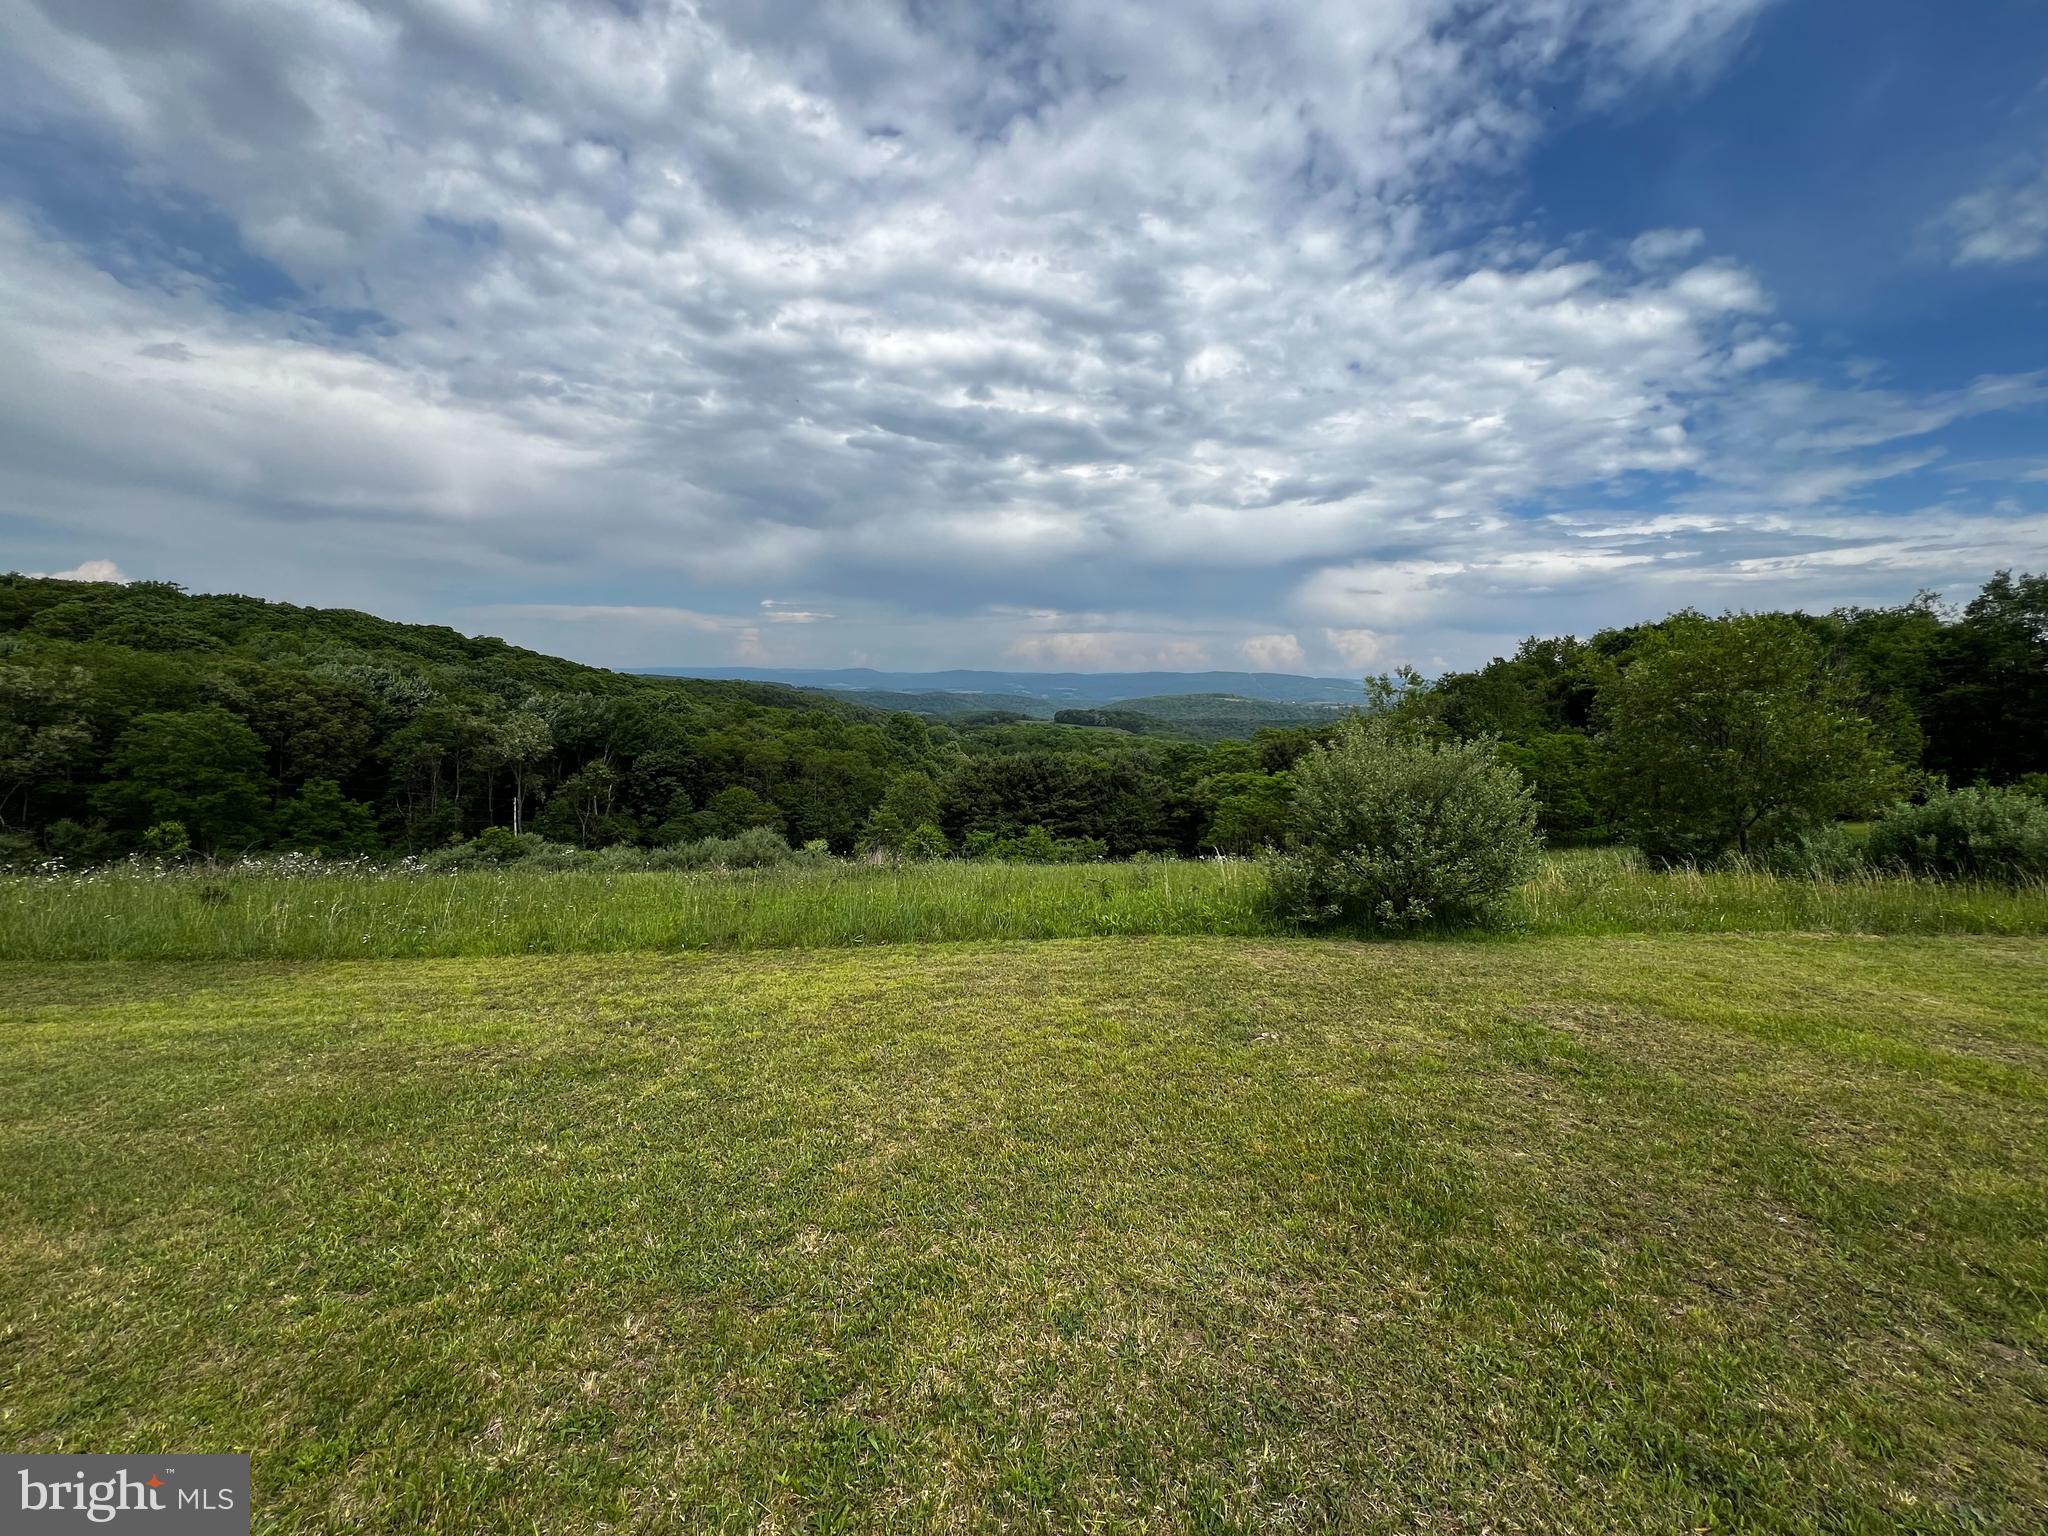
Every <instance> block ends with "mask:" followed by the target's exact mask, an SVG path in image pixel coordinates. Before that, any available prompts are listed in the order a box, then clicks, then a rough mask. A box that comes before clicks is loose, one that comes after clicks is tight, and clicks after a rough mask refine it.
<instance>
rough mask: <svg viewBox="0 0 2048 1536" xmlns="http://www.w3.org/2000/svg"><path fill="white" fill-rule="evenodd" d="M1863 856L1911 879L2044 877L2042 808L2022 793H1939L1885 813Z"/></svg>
mask: <svg viewBox="0 0 2048 1536" xmlns="http://www.w3.org/2000/svg"><path fill="white" fill-rule="evenodd" d="M1869 856H1870V861H1871V863H1873V864H1875V865H1877V866H1879V867H1880V868H1891V869H1903V870H1907V871H1909V872H1911V873H1913V874H1917V875H1935V876H1940V877H1943V878H1951V879H1953V878H1956V877H1964V878H1975V879H1981V880H2002V881H2004V882H2006V883H2007V884H2010V885H2019V884H2022V883H2024V882H2026V881H2029V880H2048V804H2044V803H2043V802H2041V801H2040V800H2037V799H2035V798H2034V797H2033V796H2032V795H2030V794H2028V793H2027V792H2026V791H2025V790H2022V789H1991V788H1984V787H1979V788H1975V789H1958V790H1955V791H1953V792H1950V791H1947V790H1943V791H1939V792H1937V793H1935V794H1931V795H1929V796H1928V797H1927V799H1926V800H1925V802H1923V803H1922V804H1919V805H1911V804H1903V803H1902V804H1899V805H1895V806H1893V807H1892V808H1891V809H1890V810H1888V811H1886V812H1885V813H1884V815H1883V816H1882V817H1881V818H1879V820H1878V823H1877V825H1876V826H1875V827H1873V828H1872V829H1871V832H1870V845H1869Z"/></svg>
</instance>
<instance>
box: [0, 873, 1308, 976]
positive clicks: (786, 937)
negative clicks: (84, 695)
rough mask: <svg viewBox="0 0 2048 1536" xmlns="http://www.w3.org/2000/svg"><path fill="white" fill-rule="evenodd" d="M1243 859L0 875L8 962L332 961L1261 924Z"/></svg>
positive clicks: (1240, 928)
mask: <svg viewBox="0 0 2048 1536" xmlns="http://www.w3.org/2000/svg"><path fill="white" fill-rule="evenodd" d="M1264 882H1265V876H1264V871H1263V870H1262V869H1260V868H1259V866H1257V865H1255V864H1251V863H1247V862H1245V861H1243V860H1202V861H1186V862H1164V863H1148V864H1093V865H1086V866H1059V865H1027V864H995V863H965V862H952V863H943V864H901V865H893V866H891V865H880V866H877V865H860V864H845V863H834V864H829V865H825V866H823V867H785V868H779V869H764V870H735V871H717V872H702V873H689V874H609V873H603V872H584V871H575V872H563V873H551V874H550V873H535V872H531V871H523V870H520V869H518V868H517V867H513V868H508V869H501V870H488V871H473V872H465V873H462V874H453V875H422V874H407V873H393V872H386V871H380V870H376V869H374V868H371V867H360V868H356V869H351V870H348V871H346V872H344V873H337V874H321V873H285V872H264V871H256V872H248V873H229V874H224V875H207V874H204V873H188V872H185V871H169V872H160V873H152V872H150V871H148V870H147V869H146V868H137V869H115V870H103V871H94V872H91V873H86V874H78V875H55V876H32V877H17V878H11V879H6V880H0V958H5V959H14V960H100V959H173V958H175V959H259V958H274V959H333V958H340V957H345V956H350V955H359V956H378V957H386V956H390V957H402V956H429V955H432V956H461V955H498V954H531V953H590V952H602V951H613V950H631V949H775V948H790V947H807V946H833V945H852V944H901V943H910V942H920V941H921V942H935V941H944V940H957V939H1056V938H1086V937H1090V936H1095V935H1103V934H1261V933H1272V932H1276V931H1278V926H1277V924H1276V923H1275V922H1274V921H1273V920H1272V919H1271V918H1270V917H1269V916H1267V915H1266V913H1265V910H1264V901H1263V897H1264V890H1265V883H1264Z"/></svg>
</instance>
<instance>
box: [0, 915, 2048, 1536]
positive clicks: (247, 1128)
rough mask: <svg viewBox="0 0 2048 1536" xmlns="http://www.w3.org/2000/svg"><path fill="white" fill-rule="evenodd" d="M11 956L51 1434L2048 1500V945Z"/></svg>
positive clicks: (1195, 1508) (1559, 1524)
mask: <svg viewBox="0 0 2048 1536" xmlns="http://www.w3.org/2000/svg"><path fill="white" fill-rule="evenodd" d="M550 888H551V889H552V888H555V887H550ZM562 888H565V889H588V887H581V886H576V885H574V884H571V885H569V886H566V887H562ZM434 889H443V888H442V887H435V888H434ZM0 992H4V996H5V999H6V1005H5V1029H4V1035H0V1162H4V1165H5V1166H6V1167H7V1168H8V1170H9V1177H8V1178H7V1179H6V1180H5V1181H0V1442H4V1443H6V1444H8V1445H10V1446H12V1447H15V1448H17V1449H21V1450H33V1451H54V1450H59V1449H87V1448H105V1447H112V1446H120V1447H136V1448H140V1447H166V1448H176V1447H192V1446H204V1447H206V1448H210V1449H219V1448H243V1449H247V1450H249V1451H251V1452H252V1453H253V1455H254V1467H255V1488H256V1524H255V1529H256V1530H257V1531H259V1532H287V1531H289V1532H313V1531H319V1532H325V1531H336V1532H340V1531H349V1532H390V1533H400V1532H404V1533H414V1532H420V1531H447V1532H454V1531H462V1532H538V1531H546V1532H549V1533H596V1532H655V1531H671V1530H698V1529H702V1530H720V1529H730V1530H771V1531H791V1530H873V1531H904V1530H971V1529H998V1528H999V1529H1018V1530H1075V1529H1088V1530H1101V1531H1186V1530H1202V1531H1274V1530H1281V1531H1285V1530H1302V1531H1307V1530H1328V1529H1344V1530H1356V1531H1387V1532H1396V1531H1399V1532H1418V1531H1420V1532H1432V1531H1433V1532H1452V1531H1459V1532H1462V1531H1482V1530H1493V1531H1520V1532H1543V1531H1589V1532H1590V1531H1600V1532H1609V1531H1651V1530H1655V1531H1679V1530H1685V1531H1706V1530H1712V1531H1730V1532H1733V1531H1756V1532H1762V1531H1772V1532H1778V1531H1787V1532H1815V1533H1819V1532H1829V1533H1836V1532H1895V1531H1910V1532H1943V1533H1947V1532H1955V1533H1964V1532H1971V1533H1982V1532H2006V1531H2010V1532H2017V1531H2022V1530H2038V1529H2041V1528H2042V1526H2043V1523H2044V1521H2048V1392H2044V1387H2043V1383H2044V1360H2048V1327H2044V1324H2048V1315H2044V1312H2043V1304H2042V1298H2043V1296H2044V1294H2048V1169H2044V1167H2043V1160H2042V1157H2041V1149H2042V1147H2043V1146H2044V1145H2048V949H2044V947H2043V946H2042V944H2041V943H2040V942H2039V941H2038V940H2037V939H2030V938H1997V937H1977V936H1966V935H1951V936H1943V937H1932V938H1928V937H1894V938H1889V939H1884V940H1873V939H1870V938H1867V937H1850V936H1829V935H1815V934H1761V935H1758V934H1751V935H1741V936H1731V935H1715V934H1663V935H1649V936H1635V937H1602V938H1585V937H1573V936H1552V937H1548V938H1544V939H1542V940H1540V941H1502V942H1488V943H1468V944H1459V943H1442V942H1434V943H1406V942H1385V943H1376V944H1360V943H1354V942H1348V941H1342V940H1328V939H1317V940H1301V939H1292V940H1273V939H1252V940H1246V939H1223V938H1213V937H1211V938H1175V937H1150V938H1107V939H1104V938H1092V939H1085V940H1077V941H1051V942H1043V943H1031V944H1024V943H985V942H978V943H974V944H962V945H905V946H892V947H890V948H888V949H886V950H884V949H878V948H861V949H854V948H850V947H841V948H836V949H833V948H817V949H808V950H801V949H791V950H781V951H763V952H757V953H751V954H740V953H714V954H703V953H693V954H687V955H685V954H665V955H664V954H647V953H634V954H624V953H621V954H610V955H570V954H554V955H544V956H515V957H500V958H491V959H465V958H450V959H416V960H398V961H390V960H384V961H311V962H305V961H300V962H280V961H262V962H249V961H238V962H230V963H222V962H190V961H181V962H135V961H112V962H92V963H44V962H37V963H24V962H20V961H14V962H9V963H6V964H5V965H4V966H0Z"/></svg>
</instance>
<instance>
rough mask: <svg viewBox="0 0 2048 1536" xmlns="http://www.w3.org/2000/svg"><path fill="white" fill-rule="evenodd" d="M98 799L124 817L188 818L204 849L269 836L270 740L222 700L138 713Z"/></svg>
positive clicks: (141, 823) (136, 820) (114, 816)
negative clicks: (266, 744) (266, 751)
mask: <svg viewBox="0 0 2048 1536" xmlns="http://www.w3.org/2000/svg"><path fill="white" fill-rule="evenodd" d="M108 766H109V771H110V772H111V774H112V777H111V779H110V780H109V781H108V782H107V783H106V784H103V785H101V786H100V788H99V790H98V792H97V793H96V795H95V803H96V804H97V805H98V807H99V808H100V810H101V811H102V812H104V813H105V814H106V816H107V817H108V818H109V819H110V820H112V821H113V822H115V823H116V824H125V825H130V826H134V827H137V828H143V827H148V826H150V825H152V824H155V823H158V822H168V821H175V822H180V823H182V824H183V825H184V826H185V828H186V829H187V831H188V832H189V833H190V834H191V838H192V843H193V846H194V847H196V848H198V849H199V850H200V851H201V852H204V853H214V852H218V851H219V850H221V849H223V848H226V847H248V846H250V845H253V844H255V843H257V842H259V841H260V840H261V839H262V836H263V830H264V821H265V818H266V815H267V812H268V809H269V780H268V779H267V778H266V776H265V774H264V771H263V743H262V742H260V741H258V740H257V739H256V733H255V732H254V731H251V730H250V729H249V727H248V726H246V725H244V724H243V723H242V722H241V721H240V720H238V719H236V718H235V716H233V715H231V714H229V713H228V712H227V711H226V710H225V709H222V708H220V707H219V706H218V705H209V706H207V707H206V708H204V709H192V710H175V711H166V712H164V713H161V714H148V715H142V716H140V717H138V718H137V719H136V721H135V723H134V724H133V725H131V726H130V727H129V728H128V729H127V730H125V731H124V732H122V733H121V738H120V740H119V741H118V742H117V743H116V744H115V747H114V751H113V755H112V757H111V758H110V760H109V764H108Z"/></svg>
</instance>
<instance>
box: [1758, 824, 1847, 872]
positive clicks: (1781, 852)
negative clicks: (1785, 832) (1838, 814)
mask: <svg viewBox="0 0 2048 1536" xmlns="http://www.w3.org/2000/svg"><path fill="white" fill-rule="evenodd" d="M1764 863H1765V865H1766V867H1768V868H1769V869H1770V871H1771V873H1772V874H1775V875H1787V876H1790V877H1791V878H1793V879H1796V880H1847V879H1848V878H1849V877H1850V876H1852V875H1858V874H1861V873H1862V872H1863V871H1864V869H1865V868H1866V862H1865V857H1864V846H1863V839H1862V838H1860V837H1858V836H1857V835H1856V834H1855V833H1854V832H1852V831H1850V830H1849V829H1848V828H1847V827H1845V826H1843V825H1842V824H1841V823H1840V822H1838V821H1836V822H1829V823H1828V824H1827V825H1826V826H1823V827H1815V828H1814V829H1813V830H1812V831H1811V832H1803V833H1801V834H1800V835H1799V836H1798V837H1794V838H1786V839H1784V840H1782V841H1780V842H1778V843H1776V844H1774V845H1773V846H1772V848H1771V850H1770V852H1769V853H1768V854H1766V855H1765V858H1764Z"/></svg>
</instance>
